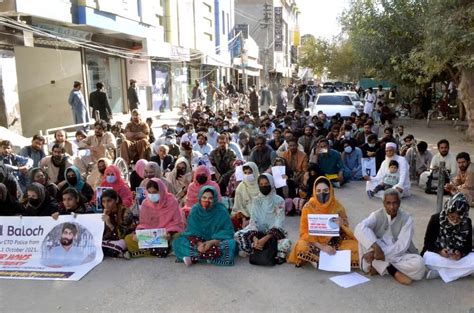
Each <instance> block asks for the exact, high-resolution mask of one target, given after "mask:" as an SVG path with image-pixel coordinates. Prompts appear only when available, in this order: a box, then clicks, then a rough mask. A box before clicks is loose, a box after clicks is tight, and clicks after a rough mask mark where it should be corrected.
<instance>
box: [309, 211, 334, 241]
mask: <svg viewBox="0 0 474 313" xmlns="http://www.w3.org/2000/svg"><path fill="white" fill-rule="evenodd" d="M338 218H339V215H338V214H308V231H309V234H310V235H312V236H329V237H337V236H339V225H338V224H337V223H336V220H337V219H338Z"/></svg>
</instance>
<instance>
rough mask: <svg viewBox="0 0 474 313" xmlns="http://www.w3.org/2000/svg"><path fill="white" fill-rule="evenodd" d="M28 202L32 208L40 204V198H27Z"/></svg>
mask: <svg viewBox="0 0 474 313" xmlns="http://www.w3.org/2000/svg"><path fill="white" fill-rule="evenodd" d="M28 204H29V205H30V206H32V207H34V208H36V207H38V206H39V205H40V204H41V200H40V199H33V198H28Z"/></svg>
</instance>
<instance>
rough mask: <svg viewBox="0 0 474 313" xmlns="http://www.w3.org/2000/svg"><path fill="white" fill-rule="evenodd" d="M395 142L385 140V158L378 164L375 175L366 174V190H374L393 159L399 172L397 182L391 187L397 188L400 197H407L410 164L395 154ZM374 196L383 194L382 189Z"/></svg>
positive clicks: (387, 171)
mask: <svg viewBox="0 0 474 313" xmlns="http://www.w3.org/2000/svg"><path fill="white" fill-rule="evenodd" d="M396 150H397V144H395V143H393V142H387V143H386V144H385V160H384V161H383V162H382V165H380V168H379V171H378V172H377V175H376V176H375V177H368V176H366V179H367V180H368V181H367V186H366V190H367V191H369V190H374V188H375V187H376V186H377V185H379V184H380V183H381V182H383V178H384V176H385V175H386V174H387V173H389V164H390V161H392V160H395V161H397V162H398V171H399V173H400V180H399V182H398V184H396V185H394V186H393V188H395V189H396V190H398V192H399V193H400V194H401V196H402V197H408V196H409V195H410V188H411V182H410V165H409V164H408V162H407V160H406V159H405V158H404V157H402V156H399V155H397V154H396ZM375 196H376V197H379V198H381V197H382V196H383V191H379V192H378V193H376V194H375Z"/></svg>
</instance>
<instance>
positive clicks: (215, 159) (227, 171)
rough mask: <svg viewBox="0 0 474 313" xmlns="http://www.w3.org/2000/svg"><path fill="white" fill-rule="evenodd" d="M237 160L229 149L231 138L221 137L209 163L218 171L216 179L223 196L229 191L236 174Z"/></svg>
mask: <svg viewBox="0 0 474 313" xmlns="http://www.w3.org/2000/svg"><path fill="white" fill-rule="evenodd" d="M235 159H236V156H235V152H234V151H232V150H231V149H230V148H229V138H228V137H227V136H226V135H219V138H218V139H217V148H216V149H214V150H213V151H212V152H211V155H210V156H209V161H211V164H212V166H214V167H215V169H216V173H215V174H216V179H217V183H218V184H219V187H220V189H221V190H222V194H224V192H225V190H227V185H228V184H229V180H230V177H231V176H232V174H233V173H234V168H233V167H232V164H233V163H234V161H235Z"/></svg>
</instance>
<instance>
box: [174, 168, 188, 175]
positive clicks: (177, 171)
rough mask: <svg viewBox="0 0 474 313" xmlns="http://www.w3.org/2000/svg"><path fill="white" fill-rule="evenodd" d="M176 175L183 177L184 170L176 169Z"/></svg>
mask: <svg viewBox="0 0 474 313" xmlns="http://www.w3.org/2000/svg"><path fill="white" fill-rule="evenodd" d="M176 174H178V176H183V175H184V174H186V170H182V169H178V170H176Z"/></svg>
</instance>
